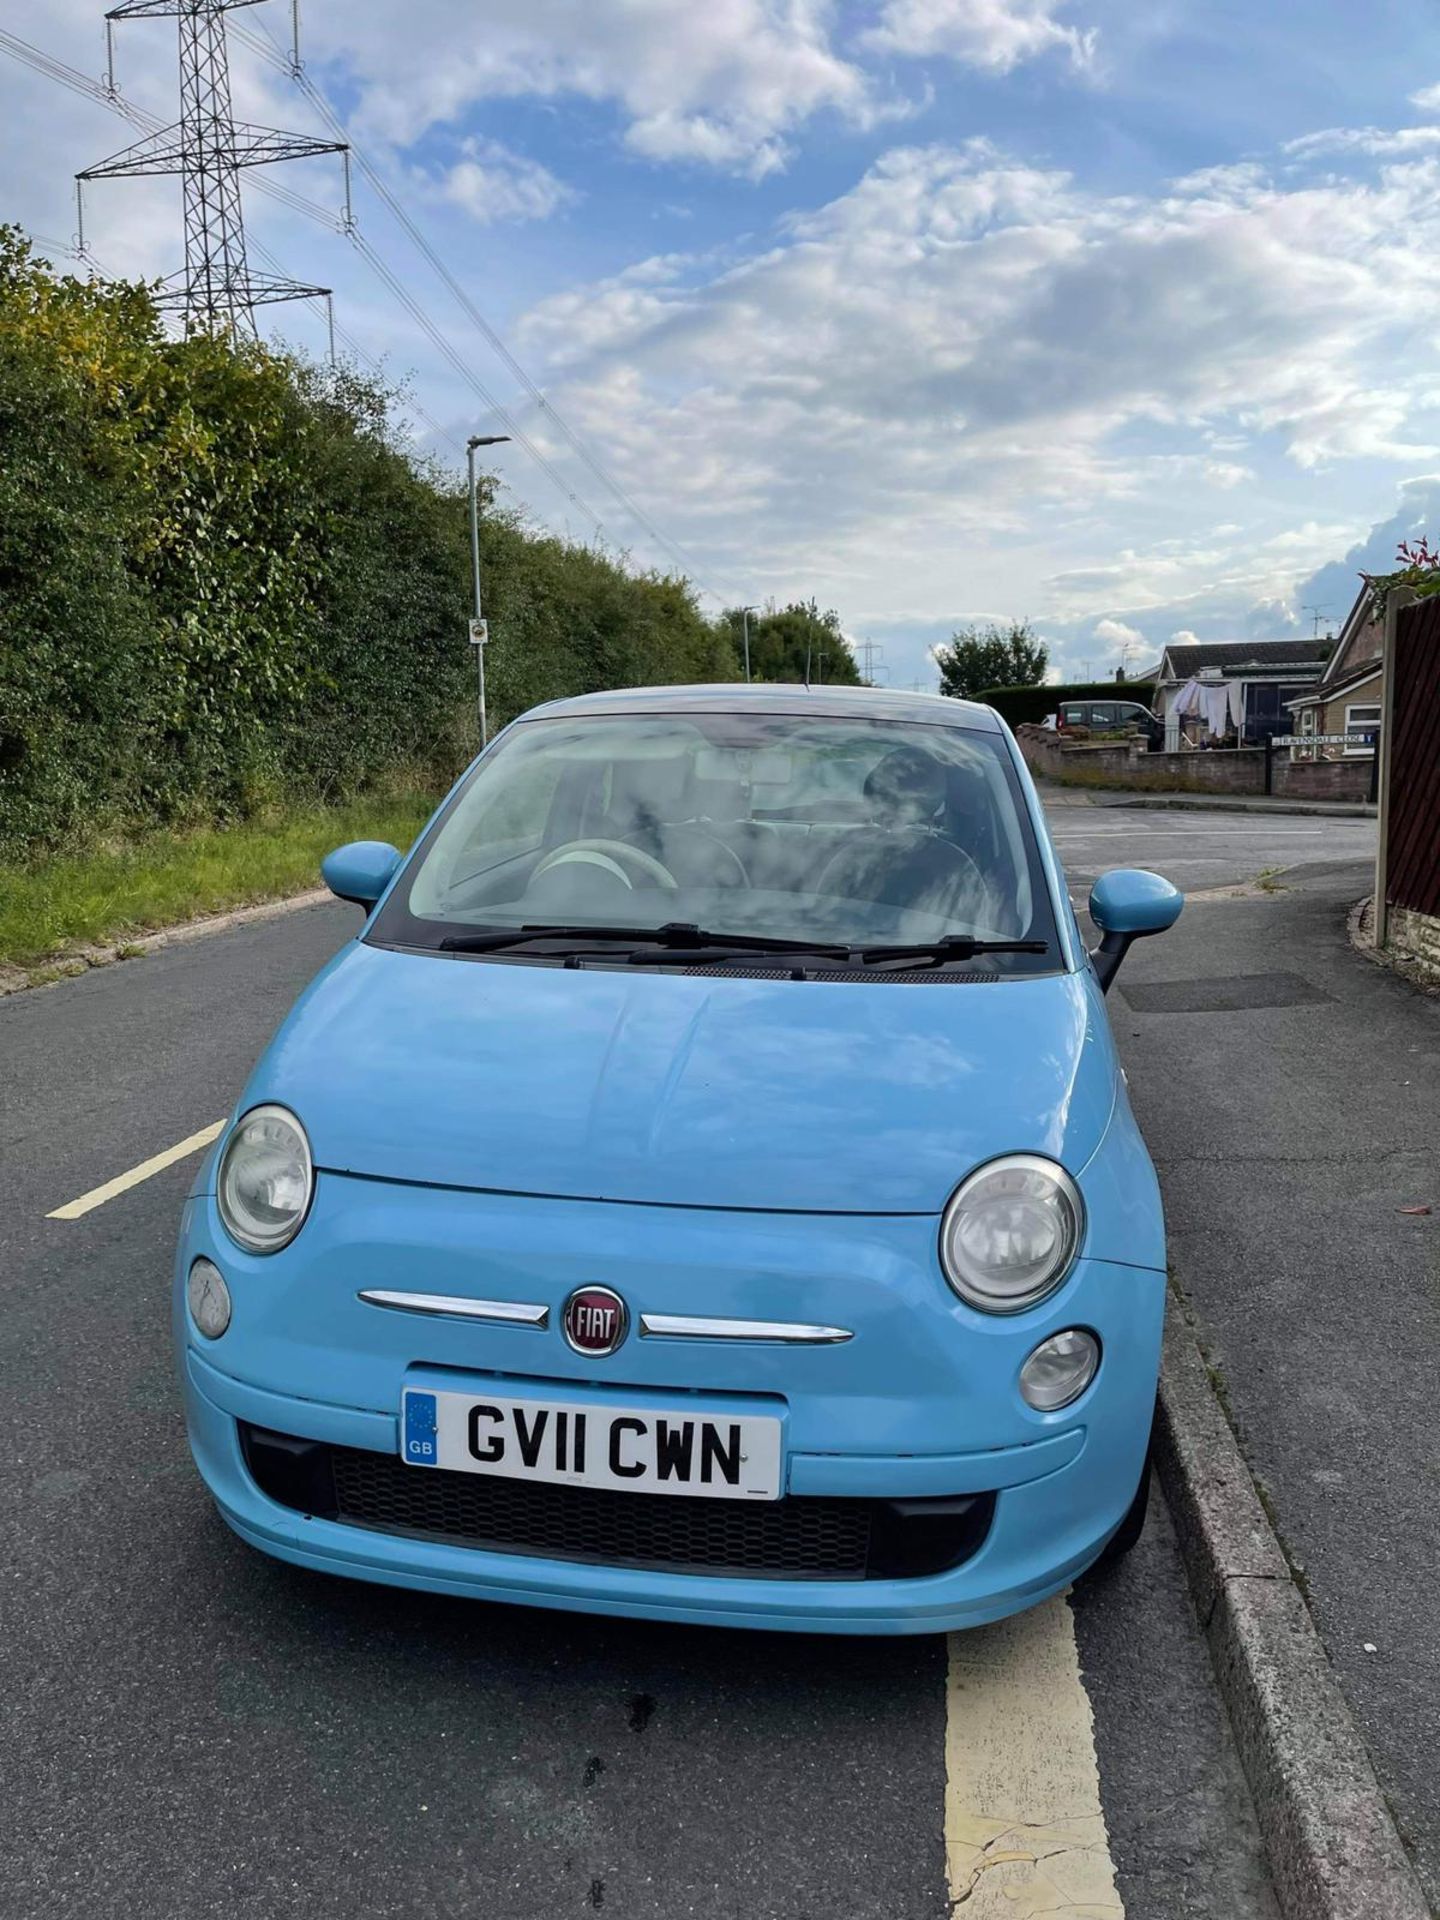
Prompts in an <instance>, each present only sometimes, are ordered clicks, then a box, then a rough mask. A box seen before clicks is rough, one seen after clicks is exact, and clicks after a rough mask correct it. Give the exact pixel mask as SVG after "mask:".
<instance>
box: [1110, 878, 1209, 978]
mask: <svg viewBox="0 0 1440 1920" xmlns="http://www.w3.org/2000/svg"><path fill="white" fill-rule="evenodd" d="M1184 904H1185V896H1184V894H1183V893H1181V891H1180V889H1179V888H1178V887H1173V886H1171V884H1170V882H1169V881H1168V880H1166V879H1164V878H1162V876H1161V875H1160V874H1158V873H1146V872H1145V871H1144V870H1143V869H1142V868H1140V867H1117V868H1116V869H1115V871H1114V872H1113V873H1102V874H1101V876H1100V878H1099V879H1098V880H1097V881H1096V882H1095V884H1094V886H1093V887H1092V888H1091V889H1090V918H1091V919H1092V920H1093V921H1094V922H1095V924H1096V926H1097V927H1098V928H1099V929H1100V934H1101V939H1100V945H1099V947H1098V948H1097V949H1096V950H1095V952H1094V953H1092V954H1091V956H1090V959H1091V961H1092V963H1093V965H1094V968H1095V974H1096V978H1097V979H1098V980H1099V982H1100V986H1101V989H1102V991H1103V992H1105V993H1108V992H1109V991H1110V982H1111V981H1112V980H1113V979H1114V978H1115V975H1116V974H1117V973H1118V972H1119V970H1120V962H1121V961H1122V960H1123V959H1124V958H1125V955H1126V954H1127V953H1128V952H1129V951H1130V942H1131V941H1132V940H1139V939H1142V938H1143V937H1144V936H1145V935H1146V934H1150V933H1164V932H1165V930H1166V928H1167V927H1173V926H1174V924H1175V922H1176V921H1177V920H1178V919H1179V918H1180V909H1181V908H1182V907H1183V906H1184Z"/></svg>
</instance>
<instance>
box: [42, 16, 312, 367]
mask: <svg viewBox="0 0 1440 1920" xmlns="http://www.w3.org/2000/svg"><path fill="white" fill-rule="evenodd" d="M260 4H262V0H125V4H124V5H122V6H118V7H113V8H112V9H111V10H110V12H109V13H107V14H106V16H105V21H106V32H107V35H108V34H109V33H110V30H111V28H112V26H113V23H114V22H115V21H117V20H138V19H142V18H146V17H154V16H161V15H173V16H174V17H175V18H176V19H177V20H178V21H179V26H180V119H179V120H178V121H177V122H176V124H175V125H174V126H173V127H164V128H162V129H161V130H160V131H159V132H158V133H152V134H149V135H147V136H146V138H145V139H143V140H137V141H136V143H135V145H134V146H133V147H126V148H125V150H124V152H123V153H117V154H113V155H112V156H111V158H110V159H108V160H102V161H101V162H100V164H99V165H98V166H94V167H87V168H86V169H85V171H84V172H83V173H80V174H77V175H76V191H77V194H79V193H80V192H81V190H82V184H83V183H84V182H86V181H89V180H113V179H119V178H123V177H125V176H126V175H134V174H165V173H178V174H179V175H180V177H181V180H182V182H183V183H184V193H185V269H184V272H183V273H181V274H176V275H175V276H173V277H172V278H171V279H169V280H166V281H164V282H163V283H162V287H161V291H160V293H159V295H158V296H157V304H158V305H159V306H160V307H161V308H163V309H165V310H168V311H170V312H179V313H183V314H184V316H185V318H186V321H187V322H188V324H189V325H191V326H193V327H201V328H204V329H205V330H206V331H207V332H211V333H232V334H243V335H248V336H250V337H251V338H253V337H254V336H255V332H256V327H255V309H256V308H257V307H260V306H268V305H270V304H272V303H274V302H275V301H280V300H311V299H327V298H328V297H329V291H330V290H329V288H328V287H312V286H306V285H303V284H302V283H301V282H299V281H298V280H285V279H281V278H278V277H277V276H275V275H273V274H262V273H256V272H254V271H253V269H252V268H251V266H250V263H249V261H248V259H247V257H246V252H245V216H244V210H243V208H242V206H241V201H240V170H241V168H242V167H263V166H268V165H269V164H270V163H271V162H272V161H276V160H299V159H302V158H304V157H306V156H308V155H311V154H317V153H347V152H348V149H347V148H346V145H345V143H344V141H342V140H315V139H311V138H310V137H309V136H308V135H306V134H300V133H279V132H277V131H276V130H275V128H273V127H255V126H247V125H245V124H243V123H241V124H237V123H236V120H235V116H234V112H233V110H232V107H231V101H230V57H229V48H228V46H227V43H226V36H225V15H226V14H227V13H230V12H232V11H233V10H234V9H235V8H237V7H253V6H258V5H260ZM109 84H110V91H111V92H112V93H113V92H114V90H115V71H114V62H113V53H112V58H111V62H110V69H109ZM347 182H348V166H347ZM347 199H348V192H347ZM347 219H348V211H347ZM81 245H82V248H83V245H84V205H83V199H82V201H81Z"/></svg>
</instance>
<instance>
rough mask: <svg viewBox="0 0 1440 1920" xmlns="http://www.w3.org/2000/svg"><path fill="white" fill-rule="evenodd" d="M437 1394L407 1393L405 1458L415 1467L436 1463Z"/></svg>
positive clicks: (429, 1465)
mask: <svg viewBox="0 0 1440 1920" xmlns="http://www.w3.org/2000/svg"><path fill="white" fill-rule="evenodd" d="M435 1424H436V1413H435V1396H434V1394H433V1393H407V1394H406V1395H405V1458H406V1459H407V1460H408V1461H409V1462H410V1464H411V1466H413V1467H433V1466H434V1465H435V1464H436V1456H437V1448H436V1441H435Z"/></svg>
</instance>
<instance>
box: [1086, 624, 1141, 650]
mask: <svg viewBox="0 0 1440 1920" xmlns="http://www.w3.org/2000/svg"><path fill="white" fill-rule="evenodd" d="M1095 638H1096V639H1097V640H1100V641H1103V642H1104V644H1105V645H1106V646H1107V647H1141V646H1144V644H1145V636H1144V634H1143V633H1141V631H1140V629H1139V628H1138V627H1127V626H1126V624H1125V622H1124V621H1123V620H1111V619H1105V620H1097V621H1096V622H1095Z"/></svg>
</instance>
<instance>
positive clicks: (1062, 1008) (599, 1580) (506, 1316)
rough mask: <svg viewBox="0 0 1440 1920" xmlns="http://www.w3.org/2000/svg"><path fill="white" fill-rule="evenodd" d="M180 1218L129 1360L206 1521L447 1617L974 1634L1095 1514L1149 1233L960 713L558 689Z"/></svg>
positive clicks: (1090, 1528)
mask: <svg viewBox="0 0 1440 1920" xmlns="http://www.w3.org/2000/svg"><path fill="white" fill-rule="evenodd" d="M324 871H325V877H326V879H327V881H328V882H329V885H330V887H331V889H332V891H333V892H335V893H336V894H338V895H339V896H340V898H342V899H345V900H351V901H354V902H356V903H357V904H358V905H360V906H362V907H363V908H364V909H365V916H366V917H365V923H364V925H363V927H362V928H361V930H360V932H359V934H358V936H357V937H356V938H355V939H354V940H352V941H350V942H349V943H348V944H347V945H346V946H345V947H344V948H343V949H342V950H341V952H340V953H339V954H337V955H336V957H335V959H334V960H333V961H331V963H330V964H329V965H328V966H327V967H326V968H325V970H324V971H323V972H322V973H321V974H320V975H319V977H318V978H317V979H316V980H315V981H314V982H313V983H312V984H311V986H310V987H309V988H308V989H307V990H306V991H305V993H304V994H303V995H302V996H301V998H300V1000H299V1002H298V1003H297V1005H296V1006H295V1008H294V1010H293V1011H292V1012H291V1014H290V1016H289V1018H288V1019H287V1020H286V1021H285V1023H284V1025H283V1026H282V1027H281V1029H280V1031H279V1033H278V1034H277V1035H276V1037H275V1040H274V1041H273V1043H272V1044H271V1046H270V1048H269V1050H268V1051H267V1052H266V1054H265V1055H264V1057H263V1058H262V1059H261V1061H260V1063H259V1065H258V1066H257V1068H256V1070H255V1072H254V1074H253V1076H252V1077H251V1080H250V1083H249V1085H248V1087H247V1088H246V1089H245V1092H244V1094H243V1096H242V1098H241V1100H240V1102H239V1105H238V1106H237V1107H236V1109H235V1112H234V1114H233V1116H232V1118H231V1120H230V1122H229V1124H228V1125H227V1127H226V1129H225V1131H224V1133H223V1134H222V1136H221V1138H220V1140H219V1141H218V1143H217V1145H216V1148H215V1150H214V1152H213V1153H212V1154H211V1156H210V1158H209V1160H208V1161H207V1163H206V1165H205V1166H204V1168H203V1169H202V1171H201V1173H200V1174H199V1176H198V1177H197V1179H196V1181H195V1185H194V1189H193V1191H192V1193H191V1194H190V1197H189V1199H188V1201H187V1203H186V1207H185V1215H184V1223H183V1226H182V1230H181V1239H180V1248H179V1255H178V1261H177V1267H176V1275H175V1336H176V1341H177V1346H178V1349H179V1358H180V1369H181V1375H182V1379H183V1381H184V1387H185V1396H186V1408H187V1415H188V1421H189V1429H190V1439H191V1446H192V1449H193V1451H194V1455H195V1459H196V1462H197V1464H198V1466H199V1468H200V1472H201V1474H202V1476H203V1477H204V1479H205V1481H206V1483H207V1484H208V1486H209V1488H210V1491H211V1492H212V1494H213V1495H214V1497H215V1500H216V1502H217V1503H218V1505H219V1508H220V1511H221V1513H222V1514H223V1516H224V1517H225V1519H226V1520H227V1521H228V1522H229V1524H230V1525H231V1526H232V1527H233V1528H234V1529H235V1531H236V1532H237V1533H238V1534H240V1535H241V1536H242V1537H243V1538H244V1539H245V1540H248V1541H249V1542H250V1543H251V1544H252V1545H253V1546H256V1547H258V1548H260V1549H261V1550H262V1551H264V1552H266V1553H270V1554H274V1555H277V1556H278V1557H279V1558H281V1559H282V1560H289V1561H295V1562H298V1563H299V1564H300V1565H302V1566H307V1567H314V1568H320V1569H323V1570H326V1571H329V1572H332V1573H340V1574H348V1575H350V1576H352V1577H355V1578H360V1579H367V1580H378V1581H383V1582H387V1583H389V1584H391V1585H395V1586H402V1587H416V1588H423V1589H427V1590H429V1591H432V1592H442V1593H453V1594H472V1595H475V1596H477V1597H480V1598H484V1599H488V1600H510V1601H521V1602H525V1603H528V1604H531V1605H539V1606H550V1607H564V1608H573V1609H583V1610H587V1611H594V1612H600V1613H615V1614H630V1615H635V1616H639V1617H642V1618H652V1619H653V1618H661V1619H671V1620H690V1621H695V1622H705V1623H710V1624H714V1625H726V1626H757V1627H783V1628H793V1629H797V1630H807V1631H808V1630H815V1629H819V1630H828V1631H832V1632H838V1633H929V1632H942V1631H948V1630H949V1629H951V1628H954V1627H964V1626H974V1625H979V1624H981V1623H982V1622H985V1621H989V1620H995V1619H998V1618H1000V1617H1002V1616H1003V1615H1006V1614H1009V1613H1014V1612H1016V1611H1018V1610H1019V1609H1020V1608H1023V1607H1028V1606H1031V1605H1033V1604H1034V1603H1035V1602H1037V1601H1039V1600H1042V1599H1044V1598H1046V1597H1047V1596H1048V1595H1050V1594H1053V1593H1056V1592H1058V1591H1059V1590H1060V1589H1062V1588H1063V1587H1065V1586H1066V1585H1067V1584H1068V1583H1069V1582H1070V1581H1071V1580H1073V1579H1074V1578H1075V1577H1076V1576H1077V1575H1078V1574H1080V1573H1083V1572H1084V1571H1085V1569H1086V1568H1088V1567H1090V1566H1091V1565H1093V1564H1094V1563H1095V1562H1096V1561H1097V1560H1098V1559H1099V1558H1101V1556H1103V1555H1115V1554H1118V1553H1121V1552H1123V1551H1125V1550H1126V1549H1127V1548H1128V1547H1129V1546H1130V1545H1132V1544H1133V1542H1134V1541H1135V1539H1136V1538H1137V1537H1138V1534H1139V1531H1140V1527H1141V1524H1142V1522H1143V1519H1144V1514H1145V1502H1146V1491H1147V1485H1148V1477H1149V1452H1148V1448H1149V1441H1150V1430H1151V1421H1152V1416H1153V1412H1154V1406H1155V1388H1156V1378H1157V1372H1158V1367H1159V1360H1160V1337H1161V1327H1162V1323H1163V1320H1164V1314H1165V1229H1164V1221H1163V1218H1162V1215H1161V1208H1160V1193H1159V1188H1158V1185H1157V1183H1156V1178H1155V1173H1154V1169H1153V1168H1152V1166H1151V1164H1150V1159H1149V1156H1148V1154H1147V1153H1146V1151H1145V1145H1144V1142H1143V1141H1142V1139H1141V1137H1140V1133H1139V1130H1138V1128H1137V1127H1136V1124H1135V1120H1134V1117H1133V1115H1132V1113H1131V1110H1130V1102H1129V1099H1128V1097H1127V1095H1126V1090H1125V1081H1124V1077H1123V1075H1122V1074H1121V1072H1120V1067H1119V1062H1118V1060H1117V1057H1116V1052H1115V1047H1114V1043H1113V1041H1112V1038H1111V1034H1110V1027H1109V1022H1108V1020H1107V1018H1106V1011H1105V1001H1104V998H1103V995H1104V991H1105V989H1106V987H1108V985H1109V982H1110V980H1111V978H1112V977H1113V975H1114V972H1115V969H1116V968H1117V967H1118V966H1119V964H1120V961H1121V958H1122V957H1123V955H1124V952H1125V949H1126V947H1127V946H1128V945H1129V943H1130V942H1131V940H1133V939H1135V938H1136V937H1138V936H1139V935H1142V934H1152V933H1158V932H1160V931H1162V930H1163V929H1164V928H1165V927H1168V926H1169V925H1170V924H1171V923H1172V922H1173V920H1174V919H1175V917H1176V915H1177V914H1178V913H1179V911H1180V907H1181V904H1182V902H1181V896H1180V895H1179V893H1177V891H1176V890H1175V888H1174V887H1172V886H1171V885H1170V884H1169V882H1168V881H1166V880H1163V879H1161V878H1159V876H1157V875H1155V874H1149V873H1140V872H1125V871H1122V872H1114V873H1109V874H1106V875H1104V876H1102V878H1101V879H1100V880H1098V881H1097V882H1096V884H1095V887H1094V889H1093V891H1092V893H1091V896H1090V912H1091V917H1092V918H1093V920H1094V921H1095V923H1096V925H1097V926H1098V927H1099V928H1100V930H1101V933H1102V935H1103V939H1102V942H1101V945H1100V948H1099V949H1098V950H1097V951H1096V952H1095V953H1094V954H1089V953H1087V952H1086V951H1085V948H1084V945H1083V943H1082V941H1081V936H1080V929H1079V926H1078V924H1077V921H1076V918H1075V914H1074V911H1073V910H1072V908H1071V905H1070V901H1069V898H1068V895H1067V893H1066V888H1065V882H1064V877H1063V875H1062V873H1061V871H1060V867H1059V863H1058V861H1057V859H1056V856H1055V851H1054V848H1053V846H1052V845H1051V841H1050V837H1049V834H1048V832H1047V830H1046V826H1045V818H1044V815H1043V813H1042V811H1041V809H1040V805H1039V801H1038V799H1037V798H1036V795H1035V791H1034V788H1033V787H1032V785H1031V783H1030V779H1029V776H1028V774H1027V773H1026V770H1025V766H1024V763H1023V761H1022V760H1021V758H1020V754H1019V751H1018V749H1017V747H1016V745H1015V741H1014V739H1013V738H1012V736H1011V734H1010V732H1009V729H1008V728H1007V727H1006V726H1005V725H1004V723H1003V722H1002V721H1001V720H999V719H998V718H997V716H996V715H995V714H994V713H993V712H991V711H990V709H989V708H986V707H982V706H976V705H970V704H968V703H966V702H964V701H960V700H948V699H939V698H934V697H930V696H913V695H900V694H892V693H887V692H885V691H884V690H882V689H878V688H869V687H867V688H861V689H849V688H832V687H825V688H823V689H821V688H816V689H815V690H814V691H806V690H804V689H801V688H798V687H784V686H762V685H755V686H722V687H680V688H668V689H667V688H645V689H641V690H638V691H630V692H615V693H605V694H590V695H587V696H584V697H582V698H579V699H574V700H566V701H560V702H556V703H555V704H553V705H550V706H546V707H540V708H537V709H536V710H535V711H533V712H531V713H529V714H526V715H525V716H524V717H523V718H521V719H520V720H518V721H516V722H515V723H514V724H513V725H512V726H510V727H508V728H507V729H506V730H505V732H504V733H503V734H501V736H500V737H499V738H498V739H497V740H496V741H494V742H493V743H492V745H491V746H490V748H489V750H488V751H487V752H486V753H484V754H483V755H482V756H481V757H480V759H479V760H478V761H477V762H476V763H475V765H474V766H473V767H472V768H471V769H470V770H469V772H468V773H467V774H466V775H465V776H464V777H463V778H462V779H461V780H460V782H459V783H458V784H457V786H456V788H455V790H454V791H453V793H452V794H451V795H450V797H449V799H448V800H447V801H446V802H445V804H444V805H443V806H442V807H441V808H440V810H439V811H438V813H437V814H436V816H435V818H434V819H433V820H432V821H431V823H430V825H429V826H428V827H427V829H426V830H425V832H424V833H423V834H422V835H421V837H420V839H419V841H418V842H417V844H416V846H415V847H414V849H413V851H412V852H411V853H410V854H409V856H408V857H402V855H401V854H399V853H398V852H397V851H396V850H395V848H394V847H390V846H384V845H379V844H376V843H374V842H363V843H359V844H357V845H354V846H349V847H345V848H342V849H340V850H339V851H338V852H336V853H334V854H332V855H331V856H330V857H329V859H327V860H326V862H325V868H324Z"/></svg>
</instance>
